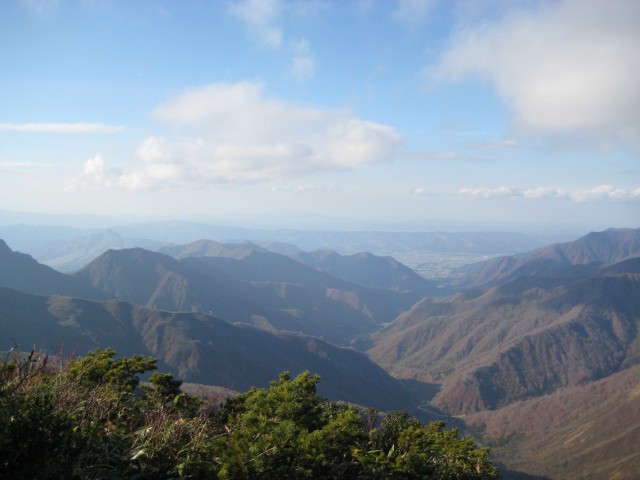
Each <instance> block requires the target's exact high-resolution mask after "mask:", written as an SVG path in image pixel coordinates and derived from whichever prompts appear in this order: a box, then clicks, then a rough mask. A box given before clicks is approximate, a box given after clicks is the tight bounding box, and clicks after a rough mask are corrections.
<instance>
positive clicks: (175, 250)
mask: <svg viewBox="0 0 640 480" xmlns="http://www.w3.org/2000/svg"><path fill="white" fill-rule="evenodd" d="M181 225H182V224H179V223H178V224H175V225H174V227H175V228H180V226H181ZM182 226H184V225H182ZM147 227H149V228H151V227H153V228H156V230H157V231H156V233H157V236H156V237H154V238H155V241H156V242H165V243H164V244H163V245H160V244H159V243H155V244H153V245H149V248H140V247H135V248H127V245H128V244H127V243H126V242H128V240H127V239H132V238H133V239H135V238H150V237H147V236H146V235H142V233H143V232H149V231H151V230H153V228H151V230H149V228H147ZM144 228H145V229H143V227H141V226H139V227H136V228H131V229H129V230H125V231H118V230H116V231H115V232H116V233H114V234H110V233H105V232H93V233H97V234H98V235H97V236H96V237H93V240H89V239H85V240H86V243H83V242H84V240H83V241H82V242H79V243H77V245H76V247H74V248H75V249H74V248H71V249H70V250H69V252H80V251H84V252H85V254H86V255H90V252H94V253H96V256H95V257H94V258H92V259H91V261H89V262H88V263H87V264H86V265H84V266H82V267H81V268H79V269H77V270H76V271H74V272H73V273H72V274H64V273H61V272H59V271H56V270H53V269H52V268H50V267H47V266H45V265H42V264H40V263H38V261H36V260H34V259H33V258H32V257H30V256H28V255H25V254H22V253H18V252H14V251H12V250H11V249H10V248H9V246H8V245H7V244H6V243H4V242H2V241H0V287H4V288H0V329H1V330H0V331H1V332H2V337H0V338H4V339H5V342H8V340H9V339H11V338H14V339H15V340H16V341H17V342H19V343H20V344H21V345H23V346H25V345H28V346H29V347H28V348H30V347H31V345H33V344H36V345H42V344H46V345H47V346H48V347H50V348H52V349H53V350H55V349H57V348H60V346H64V348H65V349H67V348H70V349H72V350H74V351H76V352H80V353H84V351H85V350H89V349H92V348H95V347H99V346H111V347H113V348H116V349H117V350H119V351H120V352H121V353H122V354H130V353H142V354H144V355H153V356H156V357H157V358H159V361H160V365H161V367H162V368H166V369H168V370H170V371H173V372H174V373H176V374H177V375H178V376H180V377H181V378H183V379H185V380H187V381H188V382H194V383H202V384H214V385H219V386H222V387H226V388H230V389H235V390H243V389H246V388H248V387H249V386H251V385H266V384H267V382H268V381H269V380H271V379H273V378H275V377H276V376H277V374H278V373H279V371H280V370H291V371H292V372H293V373H297V372H299V371H302V370H304V369H309V370H311V371H313V372H317V373H320V374H321V375H322V377H323V380H322V382H321V384H320V385H324V386H323V387H322V388H324V391H322V392H321V393H323V394H324V395H326V396H328V397H330V398H332V399H341V400H345V401H349V402H353V403H358V404H362V405H369V406H376V407H378V408H382V409H392V408H409V409H412V408H414V407H419V408H420V410H421V411H423V412H429V413H428V415H430V416H431V417H432V418H433V417H434V416H438V415H440V417H438V418H447V419H448V421H449V422H452V423H454V424H456V425H459V426H461V428H465V429H468V431H471V432H473V433H474V435H475V436H476V437H477V438H479V439H481V441H482V442H484V443H485V444H487V445H490V446H492V448H493V450H494V452H495V458H496V459H497V460H499V461H500V462H501V463H503V464H504V465H506V467H507V468H508V469H516V470H519V471H522V472H527V473H528V474H531V475H536V476H537V477H535V478H553V479H556V478H557V479H569V478H614V477H615V478H621V479H627V478H628V479H633V478H635V477H634V475H633V474H632V472H636V471H637V468H638V465H639V463H638V462H640V455H638V454H637V453H636V452H635V451H634V450H633V448H629V445H635V442H637V440H638V435H640V433H639V430H640V429H639V428H637V425H640V414H639V413H638V412H640V408H639V407H640V404H639V402H640V394H638V391H637V388H636V387H637V381H638V378H640V377H639V375H640V373H638V368H639V367H640V336H639V335H638V331H640V229H635V230H633V229H610V230H607V231H604V232H594V233H590V234H588V235H586V236H584V237H582V238H579V239H577V240H574V241H572V242H565V243H560V244H553V245H549V246H546V247H543V248H537V249H536V250H533V251H531V252H530V253H518V254H516V255H511V256H507V257H500V258H494V259H491V260H488V261H485V262H482V263H480V264H477V265H471V266H468V267H466V268H465V269H464V271H461V272H459V275H458V276H457V277H456V278H453V279H451V278H450V279H448V280H447V281H446V282H445V281H438V282H436V281H433V280H428V279H425V278H422V277H421V276H419V275H417V274H416V273H415V272H414V271H412V270H411V269H410V268H408V267H406V266H405V265H403V264H402V263H400V262H398V261H397V260H395V259H394V258H392V257H389V256H378V255H373V254H371V253H367V252H359V253H355V252H350V251H349V249H350V248H351V247H350V245H352V244H350V241H352V240H353V241H354V242H355V239H360V240H358V242H360V244H362V243H366V242H369V245H374V244H377V245H378V247H380V245H382V244H385V245H387V246H388V245H390V244H392V243H393V244H394V246H393V248H396V249H402V248H414V247H415V248H429V247H420V246H419V245H418V243H419V242H420V241H423V242H424V244H425V245H433V244H435V243H437V241H438V238H440V241H442V242H446V241H447V238H449V240H450V242H451V243H450V248H451V250H452V251H453V250H454V249H460V248H462V247H461V244H460V242H462V241H463V240H465V239H466V241H468V242H469V244H468V245H467V248H468V249H471V250H473V249H476V250H478V251H479V250H486V251H489V250H490V247H489V245H488V244H487V245H484V246H483V244H482V242H479V243H477V244H476V245H475V246H473V237H471V236H469V237H464V236H461V235H452V236H451V237H447V236H446V235H440V236H438V234H429V235H422V236H420V235H407V236H405V237H403V234H394V235H385V234H384V233H385V232H382V233H381V234H376V235H371V236H370V237H369V239H368V240H367V241H366V242H365V241H363V240H362V238H364V237H360V234H356V233H354V232H335V235H334V236H332V234H330V233H326V232H325V233H322V234H319V233H318V232H311V233H307V234H306V235H307V237H304V235H303V234H302V233H300V232H295V231H279V232H278V235H277V238H275V237H276V235H275V234H274V235H273V236H272V237H270V238H267V237H268V235H266V234H265V235H262V236H260V235H259V236H257V237H248V236H247V237H238V238H244V240H238V241H233V242H225V243H223V242H220V241H214V240H210V239H206V240H205V239H201V240H197V241H192V242H191V243H186V244H181V245H175V244H173V245H170V244H167V243H166V242H170V241H173V240H176V239H179V238H182V237H187V236H189V235H191V236H192V235H194V234H195V233H201V232H202V231H203V229H204V230H206V228H210V227H202V226H198V225H197V224H196V225H193V224H188V225H186V228H185V231H182V232H181V231H176V230H174V231H171V230H170V226H169V225H168V224H157V225H146V226H145V227H144ZM162 229H167V230H162ZM163 231H164V232H165V234H163V235H164V236H163V235H160V233H162V232H163ZM93 233H92V234H93ZM218 233H220V232H218ZM227 233H230V232H227ZM231 233H237V234H238V235H240V234H246V233H247V231H241V230H238V231H235V232H231ZM262 233H263V234H264V232H262ZM271 233H273V232H271ZM314 235H315V237H314ZM203 237H205V236H203ZM205 238H206V237H205ZM247 238H249V239H250V240H251V241H247V240H246V239H247ZM296 238H307V240H310V239H311V238H316V240H322V241H317V242H316V243H315V245H316V248H317V247H319V248H321V250H313V251H309V252H305V251H303V249H301V248H298V247H299V246H296V245H294V244H295V243H296V242H295V239H296ZM478 238H479V237H476V240H477V239H478ZM483 238H484V240H483V241H486V242H490V240H491V238H496V237H490V236H486V237H483ZM327 239H333V240H332V241H335V240H336V239H341V240H342V241H343V242H344V245H343V247H344V248H343V249H341V250H339V251H336V250H331V249H330V247H329V248H327V245H325V244H324V243H323V242H324V241H325V240H327ZM513 240H514V238H513V237H505V238H504V239H503V242H502V243H501V244H500V243H499V242H498V243H496V245H494V247H493V248H494V251H496V252H498V251H500V250H502V252H504V251H506V250H504V249H505V248H506V245H507V244H509V242H512V241H513ZM68 241H69V239H67V240H64V242H63V243H65V244H67V245H70V243H68ZM118 241H120V242H121V243H120V244H119V246H118V247H117V248H116V249H109V250H107V251H104V252H100V253H98V250H101V249H103V248H105V247H106V246H107V244H108V243H109V242H118ZM101 242H102V243H101ZM430 242H431V243H430ZM434 242H435V243H434ZM456 242H458V243H456ZM310 243H312V242H309V243H306V244H304V242H303V246H306V245H309V244H310ZM328 243H329V242H328ZM94 244H95V245H100V246H99V247H98V246H96V247H95V248H96V250H93V248H94V247H93V246H92V245H94ZM134 244H135V242H134ZM134 244H132V245H134ZM318 244H319V245H318ZM61 245H62V244H61ZM81 245H84V247H80V246H81ZM51 248H52V247H51ZM82 248H84V249H85V250H82ZM372 250H373V249H372ZM381 250H383V249H382V248H378V250H377V251H381ZM50 251H51V252H54V249H51V250H50ZM58 252H59V253H64V251H63V250H59V251H58ZM338 252H339V253H338ZM54 253H55V252H54ZM73 255H76V254H73ZM81 257H82V255H76V256H75V257H74V258H75V259H76V260H78V261H79V259H80V258H81ZM60 258H61V257H60ZM445 295H449V296H445ZM350 344H351V345H358V347H359V348H368V350H367V352H366V355H365V354H363V353H360V352H357V351H355V350H354V349H353V348H344V347H345V346H347V345H350ZM335 345H342V347H340V346H335ZM365 346H366V347H365ZM369 347H370V348H369ZM372 360H373V361H372ZM374 362H375V363H374ZM378 365H379V366H378ZM380 367H383V368H384V369H385V370H386V372H385V371H384V370H382V369H381V368H380ZM389 373H390V374H391V376H390V375H389ZM392 376H393V377H396V378H399V379H400V381H399V380H396V379H394V378H392ZM511 474H512V472H511V473H509V472H507V473H506V474H505V477H504V478H533V477H526V475H525V474H524V473H523V475H525V476H523V477H518V476H513V477H510V475H511ZM540 476H541V477H540Z"/></svg>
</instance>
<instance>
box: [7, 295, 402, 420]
mask: <svg viewBox="0 0 640 480" xmlns="http://www.w3.org/2000/svg"><path fill="white" fill-rule="evenodd" d="M0 338H2V339H4V340H3V344H4V345H5V347H4V348H3V349H5V350H6V349H7V347H10V346H11V344H10V339H15V340H16V342H18V344H19V345H20V346H21V347H22V348H23V349H24V350H30V349H31V348H32V346H34V345H35V346H36V348H42V347H44V348H46V349H47V350H48V351H49V352H52V353H59V352H62V353H65V354H68V353H69V352H70V351H72V352H75V353H76V354H84V353H85V352H86V351H88V350H92V349H94V348H96V347H107V346H109V347H112V348H114V349H116V350H117V351H118V352H119V353H120V354H121V355H131V354H134V353H136V354H142V355H152V356H155V357H157V358H158V359H159V361H160V367H161V368H168V369H170V371H172V372H174V373H175V374H176V375H177V376H178V377H179V378H181V379H184V380H186V381H189V382H196V383H202V384H211V385H220V386H223V387H228V388H232V389H234V390H239V391H243V390H246V389H248V388H250V387H251V386H260V387H265V386H267V385H268V382H269V381H270V380H273V379H274V378H277V376H278V374H279V373H280V372H281V371H285V370H289V371H291V373H292V374H294V375H295V374H298V373H300V372H302V371H304V370H309V371H311V372H314V373H318V374H320V375H321V377H322V382H321V383H320V387H319V392H320V393H321V394H322V395H325V396H327V397H329V398H331V399H334V400H345V401H348V402H353V403H357V404H361V405H367V406H374V407H377V408H381V409H396V408H401V407H402V406H404V405H406V401H407V398H406V395H405V393H404V390H403V387H402V385H400V384H399V383H398V382H396V381H395V380H394V379H393V378H391V377H390V376H389V375H387V374H386V373H385V372H384V371H383V370H382V369H381V368H379V367H378V366H376V365H375V364H374V363H373V362H371V361H370V360H368V359H367V357H366V356H364V355H363V354H361V353H358V352H356V351H354V350H351V349H345V348H338V347H334V346H332V345H330V344H328V343H326V342H323V341H321V340H319V339H317V338H312V337H307V336H303V335H295V334H286V333H282V332H280V333H272V332H267V331H264V330H259V329H256V328H253V327H250V326H247V325H232V324H229V323H227V322H224V321H222V320H220V319H217V318H215V317H212V316H208V315H204V314H200V313H171V312H164V311H154V310H152V309H148V308H144V307H141V306H137V305H133V304H130V303H126V302H122V301H117V300H110V301H107V302H90V301H86V300H80V299H75V298H69V297H60V296H50V297H40V296H33V295H29V294H25V293H22V292H17V291H15V290H10V289H4V288H0Z"/></svg>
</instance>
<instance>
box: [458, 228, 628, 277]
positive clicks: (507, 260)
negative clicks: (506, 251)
mask: <svg viewBox="0 0 640 480" xmlns="http://www.w3.org/2000/svg"><path fill="white" fill-rule="evenodd" d="M637 256H640V229H610V230H605V231H604V232H592V233H589V234H588V235H585V236H584V237H582V238H579V239H578V240H575V241H573V242H567V243H558V244H555V245H550V246H548V247H544V248H541V249H539V250H535V251H533V252H531V253H528V254H524V255H518V256H511V257H500V258H497V259H494V260H489V261H487V262H483V263H482V264H479V265H477V266H476V267H475V269H473V270H471V271H470V273H469V274H467V275H466V276H464V277H462V278H461V279H460V281H458V282H457V286H458V287H461V288H470V287H487V286H492V285H497V284H500V283H504V282H507V281H509V280H511V279H514V278H518V277H521V276H527V275H544V276H549V277H553V276H558V275H567V274H571V273H569V272H571V269H568V267H570V266H577V267H576V268H574V269H573V273H572V274H573V275H576V274H578V275H579V274H580V272H582V273H584V270H589V269H592V268H593V264H600V265H605V264H611V263H616V262H619V261H621V260H624V259H626V258H630V257H637ZM580 266H582V269H580Z"/></svg>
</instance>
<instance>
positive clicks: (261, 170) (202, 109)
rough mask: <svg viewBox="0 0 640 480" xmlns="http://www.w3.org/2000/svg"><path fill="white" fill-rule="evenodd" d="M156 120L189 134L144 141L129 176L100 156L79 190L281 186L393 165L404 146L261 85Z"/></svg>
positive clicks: (163, 109) (220, 92)
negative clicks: (272, 94) (110, 167)
mask: <svg viewBox="0 0 640 480" xmlns="http://www.w3.org/2000/svg"><path fill="white" fill-rule="evenodd" d="M153 116H154V117H155V118H156V119H157V120H158V121H160V122H162V123H165V124H167V125H169V126H171V127H172V129H175V130H180V131H181V132H190V135H189V136H185V135H181V136H179V137H175V138H168V137H165V136H149V137H147V138H146V139H144V140H143V141H142V142H141V143H140V145H139V147H138V150H137V155H138V158H139V159H140V160H141V164H140V166H139V168H137V169H135V170H133V171H130V172H118V171H114V170H108V169H107V168H106V167H105V165H104V162H103V160H102V157H95V158H93V159H91V161H90V162H88V163H87V164H85V171H84V172H83V174H82V175H81V176H80V177H78V178H76V179H75V184H76V185H84V186H86V187H91V186H96V185H101V186H103V187H106V188H126V189H130V190H140V189H147V188H160V187H171V186H176V185H189V186H203V185H210V184H222V183H236V184H242V183H256V182H268V181H274V180H278V181H281V180H283V179H291V178H295V177H301V176H305V175H308V174H311V173H315V172H322V171H341V170H350V169H354V168H358V167H360V166H362V165H366V164H371V163H376V162H383V161H388V160H391V159H393V158H395V156H396V153H397V149H398V148H399V146H400V144H401V142H402V137H401V136H400V135H399V134H398V133H397V132H396V131H395V130H394V129H393V128H392V127H390V126H388V125H382V124H379V123H375V122H370V121H368V120H363V119H359V118H356V117H354V116H352V115H350V114H349V113H348V112H345V111H330V110H320V109H316V108H313V107H304V106H299V105H292V104H289V103H286V102H283V101H281V100H278V99H274V98H268V97H266V96H265V95H264V93H263V91H262V86H261V85H260V84H256V83H236V84H226V83H217V84H212V85H208V86H206V87H202V88H198V89H193V90H189V91H187V92H185V93H184V94H182V95H180V96H179V97H177V98H175V99H173V100H170V101H168V102H166V103H164V104H162V105H160V106H159V107H158V108H157V109H156V110H155V112H154V114H153ZM85 180H86V181H85Z"/></svg>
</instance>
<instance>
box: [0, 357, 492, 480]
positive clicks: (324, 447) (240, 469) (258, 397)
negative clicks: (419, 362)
mask: <svg viewBox="0 0 640 480" xmlns="http://www.w3.org/2000/svg"><path fill="white" fill-rule="evenodd" d="M155 367H156V362H155V360H154V359H152V358H143V357H139V356H133V357H130V358H121V359H116V358H115V352H114V351H113V350H110V349H105V350H96V351H95V352H91V353H89V354H88V355H87V356H86V357H82V358H78V359H76V360H70V361H69V362H67V364H66V365H64V366H63V367H57V368H52V367H51V366H49V367H47V366H46V359H45V360H44V361H43V359H38V358H34V355H33V354H32V355H31V356H30V357H29V358H28V359H23V360H16V361H13V362H10V363H5V364H2V365H0V476H1V477H3V478H38V479H46V478H55V479H59V478H79V479H80V478H81V479H85V478H86V479H89V478H96V479H97V478H100V479H109V478H113V479H121V478H131V479H134V478H223V479H235V478H239V479H241V478H245V479H249V478H251V479H253V478H264V479H266V478H269V479H284V478H300V479H304V478H335V479H387V478H395V479H413V478H435V479H494V478H498V474H497V472H496V469H495V468H494V467H493V465H492V464H491V463H490V462H489V460H488V452H487V451H486V450H485V449H477V448H476V446H475V444H474V443H473V441H472V440H471V439H470V438H469V437H463V438H460V437H459V435H458V432H457V431H456V430H445V429H444V424H443V423H432V424H430V425H427V426H424V425H422V424H421V423H420V422H419V421H418V420H416V419H413V418H411V417H409V416H408V415H407V414H406V413H402V412H397V413H392V414H390V415H387V416H386V417H385V418H384V420H383V421H382V422H381V424H380V425H378V426H377V428H376V421H375V418H376V415H375V412H373V411H369V412H362V411H360V410H358V409H356V408H355V407H352V406H349V405H345V404H339V403H335V402H329V401H326V400H324V399H322V398H321V397H319V396H318V395H317V394H316V385H317V383H318V380H319V379H318V377H317V376H311V375H309V374H308V373H303V374H301V375H299V376H298V377H296V378H295V379H293V380H292V379H291V378H290V377H289V376H288V375H287V374H281V375H280V378H279V379H278V381H276V382H272V383H271V386H270V387H269V388H268V389H256V388H253V389H251V390H250V391H248V392H247V393H244V394H242V395H239V396H237V397H235V398H233V399H230V400H227V401H226V402H223V403H221V404H219V405H212V404H210V403H207V402H205V401H203V400H201V399H199V398H197V397H194V396H188V395H185V394H183V393H181V392H180V382H179V381H176V380H174V379H173V377H172V376H171V375H170V374H158V373H154V374H153V375H152V376H151V377H150V386H141V385H140V382H139V378H138V375H139V374H142V373H144V372H146V371H149V370H153V369H155Z"/></svg>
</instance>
